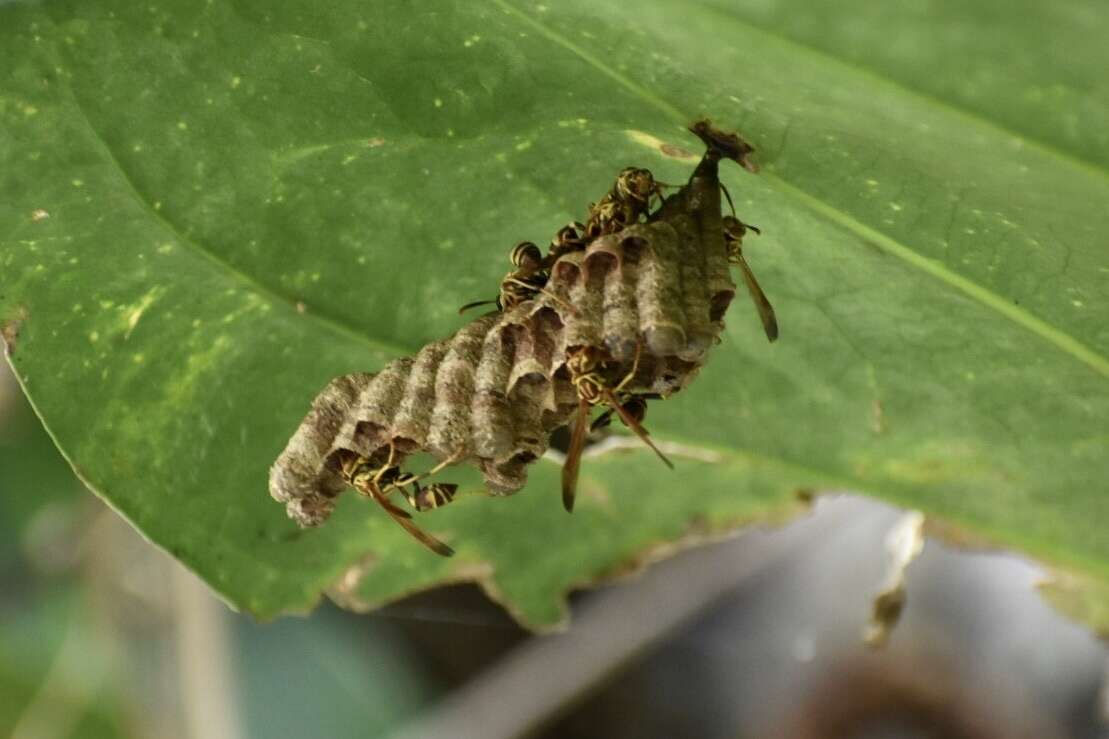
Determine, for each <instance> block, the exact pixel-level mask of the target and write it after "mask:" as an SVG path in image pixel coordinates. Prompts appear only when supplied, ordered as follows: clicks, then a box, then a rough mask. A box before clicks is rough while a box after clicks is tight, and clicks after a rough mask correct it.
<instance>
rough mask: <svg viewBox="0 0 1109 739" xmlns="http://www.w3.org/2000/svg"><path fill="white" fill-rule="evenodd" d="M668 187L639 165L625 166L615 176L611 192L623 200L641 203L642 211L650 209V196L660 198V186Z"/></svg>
mask: <svg viewBox="0 0 1109 739" xmlns="http://www.w3.org/2000/svg"><path fill="white" fill-rule="evenodd" d="M663 187H669V185H664V184H663V183H661V182H659V181H658V180H656V179H655V176H654V175H653V174H651V170H649V169H643V168H641V167H625V168H624V169H623V170H621V172H620V174H618V175H617V176H616V185H615V186H614V187H613V193H614V194H615V195H616V196H617V197H618V198H620V199H621V200H624V201H635V202H638V203H641V204H642V206H643V212H647V211H649V210H650V209H651V198H653V197H655V196H658V199H659V200H662V188H663Z"/></svg>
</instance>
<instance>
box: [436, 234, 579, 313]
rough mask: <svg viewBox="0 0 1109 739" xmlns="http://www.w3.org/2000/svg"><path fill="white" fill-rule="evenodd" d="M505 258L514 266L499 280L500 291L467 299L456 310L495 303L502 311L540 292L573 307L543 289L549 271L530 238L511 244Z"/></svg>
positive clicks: (565, 305) (570, 308) (531, 298)
mask: <svg viewBox="0 0 1109 739" xmlns="http://www.w3.org/2000/svg"><path fill="white" fill-rule="evenodd" d="M509 258H510V259H511V260H512V265H513V266H514V267H516V269H514V270H512V271H511V272H509V273H508V274H506V275H505V276H504V279H502V280H501V287H500V292H499V294H498V295H497V297H496V299H494V300H478V301H475V302H473V303H467V304H466V305H464V306H462V307H461V308H459V309H458V312H459V313H465V312H466V311H468V310H469V309H470V308H476V307H478V306H479V305H495V306H497V310H499V311H501V312H504V311H507V310H511V309H512V308H515V307H516V306H517V305H519V304H520V303H526V302H527V301H529V300H534V299H535V296H536V295H538V294H540V293H543V294H545V295H548V296H550V297H551V298H552V299H554V300H556V301H557V302H559V303H560V304H562V305H563V306H564V307H566V308H567V309H569V310H571V311H572V310H574V308H573V306H571V305H569V304H567V303H566V302H564V301H563V300H562V299H561V298H559V297H558V296H557V295H555V294H554V293H552V292H549V291H548V290H547V289H546V285H547V281H548V280H549V279H550V274H549V273H548V272H547V270H546V269H545V268H544V263H545V262H544V259H543V252H541V251H540V250H539V247H538V246H536V245H535V244H533V243H532V242H530V241H521V242H520V243H519V244H517V245H516V246H514V247H513V248H512V252H511V253H510V255H509Z"/></svg>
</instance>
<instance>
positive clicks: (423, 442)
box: [270, 157, 735, 526]
mask: <svg viewBox="0 0 1109 739" xmlns="http://www.w3.org/2000/svg"><path fill="white" fill-rule="evenodd" d="M547 290H549V291H551V292H552V293H554V294H555V295H557V296H558V297H559V298H560V300H555V299H553V298H552V297H550V296H548V295H544V294H540V295H538V296H537V298H536V299H535V300H532V301H528V302H525V303H522V304H520V305H518V306H516V307H515V308H513V309H511V310H508V311H506V312H503V313H500V312H498V313H493V314H490V315H486V316H483V317H481V318H478V319H476V320H474V321H473V322H471V323H469V324H468V325H466V326H463V327H462V328H461V329H459V330H458V332H457V333H455V334H454V335H453V336H450V337H447V338H445V339H442V340H440V341H436V342H432V343H430V344H428V345H426V346H425V347H424V348H423V349H421V350H420V351H419V352H418V353H417V354H416V355H415V356H412V357H404V358H402V359H397V360H394V361H392V362H390V363H389V364H387V365H386V366H385V367H383V368H382V369H381V371H380V372H378V373H376V374H353V375H346V376H344V377H339V378H336V379H335V380H332V381H331V383H330V384H328V386H327V387H326V388H324V390H323V391H322V392H321V393H320V394H319V395H318V396H317V397H316V400H315V401H314V402H313V404H312V409H311V411H310V412H309V413H308V416H307V417H306V418H305V419H304V422H303V423H301V425H300V428H298V429H297V431H296V433H295V434H293V437H292V438H291V439H290V440H289V444H288V446H287V447H286V448H285V451H284V452H282V454H281V456H280V457H279V458H278V459H277V462H276V463H275V464H274V465H273V468H272V470H271V473H270V493H271V495H272V496H273V497H274V498H275V499H277V500H278V501H280V502H282V503H284V504H285V506H286V509H287V511H288V513H289V516H290V517H292V518H293V519H295V520H296V521H297V522H298V523H299V524H301V525H304V526H313V525H317V524H319V523H321V522H322V521H323V520H324V519H325V518H327V516H328V515H329V514H330V513H331V511H332V509H333V508H334V505H335V499H336V497H337V496H338V495H339V493H341V492H342V490H343V489H344V488H345V487H346V483H345V482H344V480H343V479H342V478H341V477H340V475H339V472H338V462H339V455H340V454H342V453H343V452H344V450H345V451H349V452H354V453H356V454H358V455H361V456H363V457H366V458H369V459H373V458H375V454H377V455H379V456H378V458H379V459H380V458H381V456H382V455H383V454H384V452H383V450H384V449H386V448H387V446H388V444H389V442H392V443H393V444H394V445H395V449H396V453H397V456H396V463H397V464H399V465H402V466H403V463H404V458H405V457H406V456H407V455H409V454H412V453H415V452H418V451H424V452H427V453H429V454H431V455H432V456H433V457H435V458H436V459H437V460H440V461H442V460H448V459H453V460H456V461H458V462H469V463H471V464H474V465H476V466H477V467H478V468H479V469H480V470H481V472H482V474H483V475H484V478H485V483H486V485H487V487H488V489H489V490H490V491H491V492H493V493H496V494H502V495H503V494H509V493H513V492H515V491H517V490H519V489H520V488H521V487H523V485H524V483H525V482H526V480H527V467H528V465H529V464H530V463H531V462H534V461H535V460H536V459H538V458H539V457H540V456H541V455H542V454H543V452H544V451H546V449H547V446H548V444H549V441H550V434H551V432H552V431H553V430H554V429H556V428H558V427H559V426H562V425H565V424H566V423H567V422H568V421H569V419H570V417H571V416H572V414H573V412H574V410H575V408H576V407H577V402H578V401H577V392H576V390H575V388H574V386H573V385H572V384H571V383H570V379H569V374H568V372H567V370H566V368H565V364H566V358H567V355H568V353H569V352H571V351H573V350H574V349H576V348H577V347H581V346H594V347H600V348H603V349H604V350H605V351H606V352H607V354H608V356H609V357H610V358H611V359H612V360H613V367H615V370H614V372H613V374H614V375H615V376H617V377H621V376H623V375H624V374H626V373H627V372H628V371H630V369H631V366H632V360H633V358H634V356H635V354H636V347H637V344H638V345H640V347H641V348H640V359H639V367H638V371H637V373H636V376H635V379H634V380H633V382H632V383H630V385H629V386H628V387H626V388H625V389H626V390H629V391H631V392H643V393H658V394H660V395H662V396H663V397H666V396H669V395H671V394H672V393H674V392H677V391H678V390H680V389H681V388H682V387H684V386H685V385H686V384H687V383H688V382H689V381H690V380H691V379H692V378H693V376H694V375H695V374H696V373H697V371H698V369H699V368H700V367H701V365H702V364H703V362H704V360H705V357H706V353H707V352H708V350H709V348H710V347H712V345H713V344H714V343H716V342H717V341H718V337H719V335H720V331H721V329H722V328H723V321H722V319H723V316H724V313H725V311H726V310H727V308H728V305H729V304H730V303H731V301H732V298H733V297H734V296H735V284H734V283H733V282H732V278H731V272H730V269H729V263H728V255H727V249H726V247H725V244H724V239H723V235H722V226H721V212H720V189H719V182H718V180H717V162H716V160H715V159H710V158H707V157H706V159H705V160H704V161H702V163H701V165H700V166H699V167H698V168H697V170H696V171H695V172H694V175H693V177H692V178H691V179H690V181H689V183H688V184H687V185H686V186H685V187H683V188H682V189H681V190H680V191H678V192H677V193H675V194H673V195H671V196H670V197H668V198H667V199H666V200H665V202H664V203H663V206H662V207H661V208H659V209H658V210H657V211H656V212H655V213H654V214H652V215H651V217H650V218H649V219H648V221H647V222H646V223H641V224H636V225H633V226H630V227H628V228H626V229H624V230H622V231H619V232H617V233H613V234H607V235H603V236H600V237H598V238H597V239H595V240H594V241H592V242H591V243H589V245H588V246H587V248H586V249H585V250H584V251H576V252H571V253H570V254H567V255H564V256H563V257H561V258H560V259H559V260H558V261H557V262H556V263H555V264H554V266H553V268H552V269H551V277H550V281H549V282H548V283H547ZM571 306H572V308H571Z"/></svg>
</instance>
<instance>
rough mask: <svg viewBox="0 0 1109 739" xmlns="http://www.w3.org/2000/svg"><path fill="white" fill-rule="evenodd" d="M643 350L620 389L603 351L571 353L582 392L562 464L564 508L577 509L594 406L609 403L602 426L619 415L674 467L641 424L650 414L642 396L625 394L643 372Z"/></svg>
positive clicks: (568, 366)
mask: <svg viewBox="0 0 1109 739" xmlns="http://www.w3.org/2000/svg"><path fill="white" fill-rule="evenodd" d="M639 353H640V347H639V346H637V347H636V351H635V359H634V360H633V361H632V367H631V370H630V371H629V372H628V374H627V375H625V376H624V378H623V379H622V380H621V381H620V383H619V384H618V385H616V387H610V386H609V383H608V380H607V379H606V378H605V376H604V374H603V372H604V364H605V362H604V360H603V358H602V356H601V350H600V349H597V348H596V347H592V346H583V347H581V348H579V349H578V350H577V351H575V352H574V353H573V354H571V355H570V356H569V357H568V358H567V360H566V369H567V371H568V372H569V373H570V382H571V383H572V384H573V385H574V388H575V389H576V390H577V392H578V410H577V414H576V416H575V418H574V426H573V430H572V431H571V433H570V446H569V447H568V448H567V450H566V462H565V463H564V464H563V465H562V505H563V506H564V507H565V508H566V510H567V511H572V510H573V509H574V496H575V494H576V492H577V485H578V470H579V468H580V467H581V454H582V451H583V450H584V449H585V436H586V432H587V431H588V430H589V428H590V423H589V416H590V415H591V413H592V410H593V406H595V405H599V404H602V403H603V404H605V405H607V406H608V407H609V410H608V411H606V413H605V415H602V416H601V418H598V419H597V423H598V424H602V422H603V419H604V422H607V418H610V417H611V413H612V412H615V413H616V414H617V415H618V416H620V420H621V421H623V422H624V425H626V426H627V427H628V428H629V429H631V430H632V431H633V432H634V433H635V435H636V436H638V437H639V438H640V439H642V440H643V443H644V444H646V445H647V446H649V447H650V448H651V449H652V450H653V451H654V453H655V454H657V455H658V457H659V459H661V460H662V461H663V462H664V463H665V464H666V466H667V467H669V468H670V469H673V468H674V465H673V464H672V463H671V462H670V460H669V459H667V458H666V455H665V454H663V453H662V452H661V451H659V449H658V447H656V446H655V445H654V442H652V441H651V439H650V437H649V436H648V435H647V431H646V430H645V429H644V428H643V426H642V424H641V423H640V422H641V421H642V420H643V417H644V416H645V415H646V412H647V403H646V401H645V400H644V398H643V397H641V396H636V395H628V396H625V395H624V394H623V390H624V388H625V387H627V385H628V383H630V382H631V381H632V380H633V379H634V378H635V374H636V371H637V370H638V369H639Z"/></svg>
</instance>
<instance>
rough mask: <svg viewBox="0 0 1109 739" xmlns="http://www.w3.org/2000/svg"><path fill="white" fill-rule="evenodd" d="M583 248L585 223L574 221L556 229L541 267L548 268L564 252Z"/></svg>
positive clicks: (567, 252)
mask: <svg viewBox="0 0 1109 739" xmlns="http://www.w3.org/2000/svg"><path fill="white" fill-rule="evenodd" d="M584 248H585V224H583V223H578V222H577V221H574V222H572V223H567V224H566V225H565V226H563V227H562V228H560V229H558V233H557V234H555V237H554V238H553V239H551V245H550V247H549V248H548V249H547V256H546V257H545V258H544V259H543V269H550V268H551V267H552V266H554V263H555V262H557V261H558V260H559V258H560V257H561V256H562V255H564V254H569V253H570V252H572V251H580V250H582V249H584Z"/></svg>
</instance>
